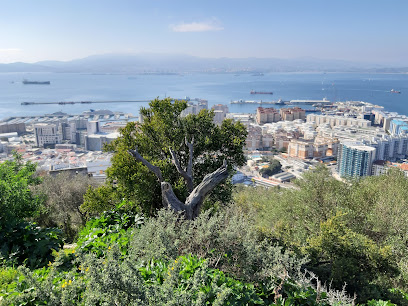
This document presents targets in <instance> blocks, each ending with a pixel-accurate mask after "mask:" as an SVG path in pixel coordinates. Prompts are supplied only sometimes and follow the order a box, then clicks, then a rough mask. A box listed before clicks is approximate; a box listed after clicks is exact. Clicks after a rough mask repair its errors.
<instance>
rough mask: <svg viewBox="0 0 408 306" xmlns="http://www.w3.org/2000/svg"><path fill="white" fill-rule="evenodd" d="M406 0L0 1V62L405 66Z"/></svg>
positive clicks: (407, 57)
mask: <svg viewBox="0 0 408 306" xmlns="http://www.w3.org/2000/svg"><path fill="white" fill-rule="evenodd" d="M407 33H408V0H324V1H323V0H262V1H256V0H252V1H249V0H247V1H241V0H234V1H230V0H217V1H213V0H200V1H199V0H189V1H178V0H144V1H139V0H37V1H34V0H0V63H10V62H19V61H21V62H37V61H42V60H63V61H66V60H72V59H77V58H83V57H86V56H90V55H95V54H106V53H164V54H169V53H170V54H187V55H193V56H199V57H211V58H218V57H233V58H245V57H261V58H304V57H307V58H308V57H312V58H318V59H340V60H347V61H355V62H366V63H378V64H393V65H395V64H396V65H401V66H403V65H408V35H407Z"/></svg>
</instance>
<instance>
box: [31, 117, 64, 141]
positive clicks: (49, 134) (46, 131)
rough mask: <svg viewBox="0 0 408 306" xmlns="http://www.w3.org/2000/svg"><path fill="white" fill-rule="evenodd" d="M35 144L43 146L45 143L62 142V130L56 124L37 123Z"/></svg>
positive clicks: (35, 126)
mask: <svg viewBox="0 0 408 306" xmlns="http://www.w3.org/2000/svg"><path fill="white" fill-rule="evenodd" d="M34 135H35V145H36V146H37V147H43V146H44V145H45V144H57V143H61V142H62V130H61V128H60V127H59V126H58V125H56V124H50V123H37V124H35V125H34Z"/></svg>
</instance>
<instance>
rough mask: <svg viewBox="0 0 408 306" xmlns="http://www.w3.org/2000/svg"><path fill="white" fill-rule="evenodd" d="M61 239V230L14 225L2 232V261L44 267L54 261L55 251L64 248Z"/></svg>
mask: <svg viewBox="0 0 408 306" xmlns="http://www.w3.org/2000/svg"><path fill="white" fill-rule="evenodd" d="M61 237H62V232H61V230H59V229H55V228H41V227H38V226H36V224H35V223H32V222H21V223H18V224H16V225H13V224H12V225H11V226H8V227H5V228H3V230H2V231H1V232H0V261H4V262H5V263H6V264H7V265H13V264H19V265H20V264H23V263H25V264H26V265H27V266H29V267H31V268H37V267H42V266H44V265H46V264H47V263H48V262H49V261H51V260H53V256H52V252H53V250H58V249H59V248H61V247H62V245H63V241H62V238H61Z"/></svg>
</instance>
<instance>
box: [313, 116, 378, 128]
mask: <svg viewBox="0 0 408 306" xmlns="http://www.w3.org/2000/svg"><path fill="white" fill-rule="evenodd" d="M306 121H307V122H314V124H315V126H319V125H321V124H325V123H326V124H329V125H330V126H332V127H333V126H338V125H343V126H350V127H352V126H357V127H362V128H366V127H370V126H371V122H370V121H369V120H365V119H358V118H352V117H344V116H330V115H318V114H309V115H307V116H306Z"/></svg>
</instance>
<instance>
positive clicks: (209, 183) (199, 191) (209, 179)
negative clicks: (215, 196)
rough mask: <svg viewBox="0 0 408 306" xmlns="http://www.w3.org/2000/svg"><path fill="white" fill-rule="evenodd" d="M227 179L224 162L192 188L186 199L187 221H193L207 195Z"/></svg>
mask: <svg viewBox="0 0 408 306" xmlns="http://www.w3.org/2000/svg"><path fill="white" fill-rule="evenodd" d="M227 177H228V169H227V162H226V160H224V163H223V165H222V166H221V167H220V168H218V169H217V170H215V171H214V172H212V173H210V174H207V175H206V176H205V177H204V179H203V180H202V182H201V183H200V184H199V185H198V186H197V187H196V188H194V190H193V191H192V192H191V193H190V195H189V196H188V198H187V199H186V214H187V218H188V219H194V218H195V217H197V215H198V213H199V211H200V207H201V205H202V204H203V202H204V199H205V197H206V196H207V194H208V193H210V192H211V191H212V190H213V189H214V188H215V187H216V186H217V185H218V184H219V183H221V182H222V181H223V180H225V179H226V178H227ZM190 214H191V215H190Z"/></svg>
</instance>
